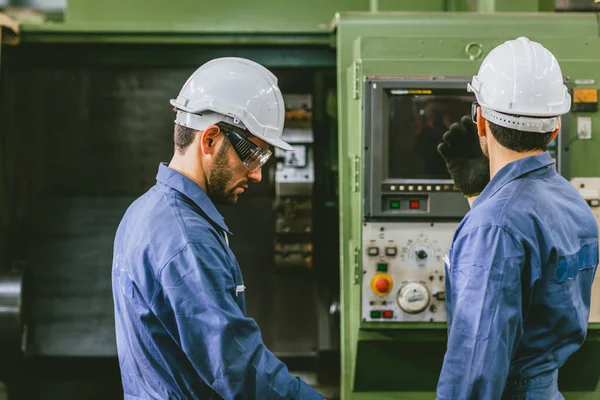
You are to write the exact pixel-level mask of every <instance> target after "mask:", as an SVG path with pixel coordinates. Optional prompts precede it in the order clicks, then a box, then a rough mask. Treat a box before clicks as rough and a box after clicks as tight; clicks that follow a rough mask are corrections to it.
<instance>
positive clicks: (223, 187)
mask: <svg viewBox="0 0 600 400" xmlns="http://www.w3.org/2000/svg"><path fill="white" fill-rule="evenodd" d="M228 148H229V146H225V145H223V146H221V149H219V152H218V153H217V156H216V157H215V165H214V166H213V168H212V170H211V171H210V175H209V177H208V183H207V185H206V189H207V192H208V193H207V194H208V197H209V198H210V199H211V200H212V201H213V202H214V203H215V204H224V205H231V204H235V203H236V202H237V199H238V195H237V194H235V193H233V192H234V190H235V189H236V187H233V188H231V189H229V190H227V185H228V184H229V183H230V182H231V177H232V176H233V173H232V172H231V168H230V167H229V163H228V162H227V149H228Z"/></svg>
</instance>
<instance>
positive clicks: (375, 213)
mask: <svg viewBox="0 0 600 400" xmlns="http://www.w3.org/2000/svg"><path fill="white" fill-rule="evenodd" d="M488 3H489V2H488ZM505 3H508V2H505ZM333 27H334V30H335V33H336V47H337V74H338V119H339V155H338V156H339V199H340V203H339V207H340V260H341V264H340V265H341V275H340V276H341V278H340V279H341V326H342V329H341V330H342V333H341V343H342V360H341V371H342V376H341V398H342V399H343V400H348V399H369V400H378V399H407V400H410V399H434V398H435V390H436V385H437V380H438V377H439V373H440V370H441V366H442V361H443V356H444V353H445V349H446V314H445V292H444V290H445V289H444V263H443V257H444V256H445V254H446V252H447V250H448V246H449V244H450V241H451V238H452V234H453V232H454V230H455V228H456V226H457V225H458V223H459V221H460V220H461V218H462V217H463V216H464V215H465V213H466V212H467V211H468V205H467V202H466V200H465V199H464V198H463V197H462V196H461V194H460V193H459V192H458V191H457V190H456V189H455V187H454V186H453V182H452V181H451V180H450V178H449V176H448V174H447V172H446V171H445V169H444V164H443V162H442V160H441V158H439V156H437V154H436V150H435V149H436V146H437V144H438V143H439V140H440V137H441V134H442V133H443V132H444V130H445V127H447V126H449V124H451V123H452V122H455V121H458V120H459V118H460V117H461V116H463V115H467V114H469V112H470V108H471V103H472V101H473V100H474V98H473V96H472V94H471V93H468V92H467V90H466V87H467V82H469V81H470V79H471V78H472V76H473V75H474V74H476V73H477V71H478V69H479V66H480V64H481V62H482V61H483V59H484V58H485V56H486V54H487V53H488V52H489V51H490V50H491V49H492V48H494V47H495V46H497V45H499V44H501V43H503V42H504V41H505V40H508V39H514V38H516V37H518V36H526V37H528V38H530V39H532V40H536V41H539V42H541V43H543V44H544V45H545V46H546V47H548V48H549V49H550V50H551V51H552V52H553V53H554V54H555V55H556V57H557V58H558V60H559V62H560V64H561V67H562V71H563V74H564V75H565V81H566V82H567V84H568V86H569V87H570V89H571V91H572V97H573V107H572V112H571V113H570V114H569V115H568V116H566V117H565V118H563V121H562V122H563V128H562V131H561V133H560V135H559V137H558V139H557V140H556V141H555V142H554V143H553V145H552V147H551V149H550V151H551V152H552V153H553V156H554V158H555V159H556V163H557V168H558V169H559V172H560V173H561V174H562V175H564V176H565V177H567V178H568V179H571V180H574V179H576V180H577V182H578V185H579V186H578V188H581V189H583V186H581V185H584V186H585V182H590V183H589V184H590V185H592V186H593V185H594V184H596V183H595V182H597V181H596V180H595V179H594V177H599V176H600V163H598V154H599V151H600V140H599V139H598V137H597V136H595V135H594V134H593V132H594V130H596V131H597V130H598V129H600V116H599V115H598V113H597V107H598V104H597V103H598V99H597V97H598V96H597V85H598V83H599V82H600V38H599V37H598V32H599V31H598V30H599V26H598V21H597V18H596V15H594V14H584V13H581V14H573V13H562V14H559V13H541V12H535V13H533V12H532V13H524V12H518V13H503V12H495V13H473V12H460V13H455V12H440V13H434V12H428V13H409V12H389V13H377V12H371V13H365V12H363V13H341V14H338V15H336V18H335V20H334V23H333ZM573 182H575V181H573ZM574 184H575V183H574ZM589 188H590V187H588V189H589ZM585 196H586V198H588V199H589V201H590V205H591V206H593V207H596V206H597V205H598V201H597V199H596V200H594V198H595V197H598V195H597V190H590V193H587V194H585ZM598 296H600V293H599V292H598V291H595V297H596V301H597V298H598ZM596 301H595V302H594V303H595V305H594V308H593V309H594V310H596V311H595V312H597V309H596V308H595V307H597V303H596ZM592 314H594V312H593V313H592ZM597 322H598V319H597V314H596V315H592V316H591V317H590V325H589V333H588V337H587V341H586V343H585V345H584V347H583V348H582V349H581V350H580V351H579V352H577V353H576V354H575V355H574V356H573V357H571V359H570V360H569V361H568V362H567V364H566V365H564V366H563V368H562V369H561V371H560V378H559V387H560V390H561V391H562V392H563V394H564V395H565V398H567V399H590V400H591V399H599V398H600V385H599V384H598V382H599V379H598V378H599V376H600V368H598V366H597V360H598V357H599V356H600V345H599V343H598V342H599V335H598V333H599V332H600V324H599V323H597Z"/></svg>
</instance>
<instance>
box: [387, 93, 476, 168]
mask: <svg viewBox="0 0 600 400" xmlns="http://www.w3.org/2000/svg"><path fill="white" fill-rule="evenodd" d="M387 94H388V106H389V120H388V123H389V125H388V146H389V147H388V163H389V164H388V168H389V169H388V178H390V179H451V178H450V175H449V174H448V170H447V169H446V164H445V163H444V160H443V159H442V157H441V156H440V154H439V153H438V152H437V146H438V145H439V144H440V142H441V140H442V136H443V134H444V133H445V132H446V131H447V130H448V128H449V127H450V125H452V124H453V123H454V122H459V121H460V119H461V118H462V117H463V116H464V115H470V113H471V105H472V103H473V101H475V96H474V95H472V94H470V93H468V92H467V91H466V89H465V90H457V89H438V90H400V89H393V90H388V91H387Z"/></svg>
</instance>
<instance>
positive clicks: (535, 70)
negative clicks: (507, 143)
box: [468, 37, 571, 132]
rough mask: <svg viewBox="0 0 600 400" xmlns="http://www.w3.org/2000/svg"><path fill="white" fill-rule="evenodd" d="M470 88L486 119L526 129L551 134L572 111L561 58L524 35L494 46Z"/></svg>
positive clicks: (502, 124)
mask: <svg viewBox="0 0 600 400" xmlns="http://www.w3.org/2000/svg"><path fill="white" fill-rule="evenodd" d="M468 90H469V91H471V92H473V93H474V94H475V97H477V102H478V103H479V105H480V106H481V112H482V116H483V117H484V118H485V119H487V120H488V121H490V122H493V123H494V124H496V125H501V126H504V127H508V128H513V129H517V130H521V131H529V132H552V131H554V130H555V129H556V128H558V116H559V115H562V114H566V113H568V112H569V110H570V109H571V96H570V95H569V91H568V89H567V86H566V85H565V84H564V81H563V75H562V72H561V70H560V66H559V65H558V61H557V60H556V58H555V57H554V55H553V54H552V53H551V52H550V51H549V50H548V49H546V48H545V47H544V46H542V45H541V44H539V43H537V42H533V41H530V40H529V39H527V38H525V37H520V38H518V39H516V40H509V41H506V42H504V43H503V44H501V45H499V46H497V47H496V48H494V49H493V50H492V51H491V52H490V53H489V54H488V55H487V57H486V58H485V59H484V60H483V63H482V64H481V67H480V68H479V72H478V73H477V75H476V76H474V77H473V81H472V82H471V84H469V85H468ZM507 114H512V115H507ZM515 116H516V117H515ZM528 117H529V118H528ZM548 117H549V118H548Z"/></svg>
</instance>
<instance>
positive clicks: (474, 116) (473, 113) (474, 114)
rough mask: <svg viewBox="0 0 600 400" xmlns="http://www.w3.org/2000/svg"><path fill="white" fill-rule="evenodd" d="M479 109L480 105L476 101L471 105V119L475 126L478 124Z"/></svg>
mask: <svg viewBox="0 0 600 400" xmlns="http://www.w3.org/2000/svg"><path fill="white" fill-rule="evenodd" d="M477 107H479V103H478V102H476V101H474V102H473V104H471V119H472V120H473V123H474V124H476V123H477Z"/></svg>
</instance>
